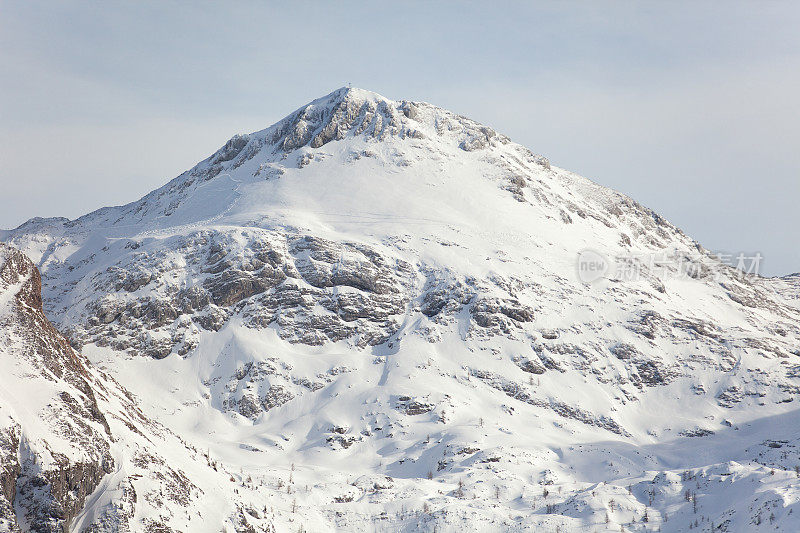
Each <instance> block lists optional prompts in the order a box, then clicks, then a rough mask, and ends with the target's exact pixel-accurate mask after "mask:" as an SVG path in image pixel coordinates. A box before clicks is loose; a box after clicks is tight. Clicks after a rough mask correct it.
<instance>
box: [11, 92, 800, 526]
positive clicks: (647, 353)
mask: <svg viewBox="0 0 800 533" xmlns="http://www.w3.org/2000/svg"><path fill="white" fill-rule="evenodd" d="M531 127H535V125H534V124H532V126H531ZM0 241H3V242H4V243H6V244H5V245H0V246H1V247H0V324H2V329H0V360H2V365H3V373H2V376H0V384H2V387H0V489H2V494H0V530H2V531H6V530H8V531H93V532H102V531H184V532H199V531H213V532H218V531H220V530H223V531H237V532H257V531H315V532H316V531H334V530H346V531H353V530H366V531H440V532H443V531H464V530H479V531H562V532H567V531H598V532H600V531H621V530H622V531H658V530H660V531H686V530H689V529H694V528H698V529H699V530H701V531H743V532H745V531H747V532H749V531H774V530H776V529H777V530H781V531H797V530H800V512H799V513H798V514H796V515H795V514H794V513H793V511H794V509H795V508H796V507H797V506H798V504H797V501H798V500H800V429H798V427H800V415H798V411H797V401H798V398H800V283H798V280H797V275H795V276H787V277H785V278H764V277H760V276H758V275H748V274H744V273H743V272H741V271H740V270H737V269H735V268H732V267H730V266H728V265H726V264H724V263H723V262H721V261H720V260H719V258H718V257H717V256H715V255H714V254H711V253H709V252H708V251H706V250H705V249H704V248H703V247H702V246H701V245H700V244H699V243H697V242H695V241H694V240H693V239H692V238H691V237H689V236H687V235H685V234H684V233H683V232H682V231H681V230H679V229H678V228H676V227H675V226H673V225H672V224H670V223H669V222H668V221H666V220H665V219H664V218H662V217H661V216H659V215H658V214H656V213H654V212H653V211H651V210H649V209H647V208H646V207H643V206H641V205H640V204H638V203H637V202H636V201H634V200H632V199H631V198H628V197H626V196H624V195H622V194H619V193H617V192H615V191H613V190H610V189H607V188H605V187H602V186H600V185H598V184H595V183H593V182H591V181H590V180H588V179H585V178H583V177H580V176H577V175H575V174H573V173H571V172H569V171H566V170H563V169H560V168H557V167H555V166H553V165H551V164H550V162H549V161H548V160H547V159H546V158H545V157H543V156H541V155H537V154H535V153H534V152H532V151H530V150H529V149H527V148H525V147H523V146H520V145H518V144H516V143H514V142H512V141H511V139H509V138H508V137H506V136H504V135H503V134H501V133H498V132H496V131H495V130H493V129H492V128H489V127H487V126H484V125H481V124H479V123H477V122H474V121H472V120H470V119H468V118H465V117H462V116H459V115H456V114H454V113H451V112H449V111H446V110H443V109H440V108H438V107H436V106H433V105H431V104H427V103H422V102H409V101H393V100H389V99H387V98H384V97H382V96H380V95H377V94H375V93H372V92H369V91H365V90H362V89H355V88H342V89H339V90H337V91H334V92H333V93H331V94H329V95H327V96H324V97H322V98H320V99H318V100H315V101H313V102H311V103H309V104H308V105H305V106H303V107H302V108H300V109H298V110H297V111H295V112H293V113H291V114H290V115H289V116H287V117H286V118H285V119H283V120H281V121H280V122H278V123H276V124H274V125H272V126H270V127H269V128H267V129H264V130H262V131H258V132H255V133H251V134H249V135H237V136H235V137H233V138H232V139H231V140H230V141H228V142H227V143H226V144H225V145H224V146H223V147H222V148H220V149H219V150H218V151H217V152H216V153H214V154H213V155H211V156H210V157H209V158H207V159H205V160H204V161H202V162H200V163H198V164H197V165H196V166H195V167H193V168H192V169H190V170H188V171H186V172H184V173H183V174H181V175H180V176H178V177H177V178H175V179H173V180H172V181H170V182H169V183H167V184H166V185H164V186H163V187H161V188H160V189H157V190H155V191H153V192H151V193H149V194H148V195H146V196H145V197H144V198H142V199H140V200H138V201H136V202H133V203H131V204H128V205H124V206H121V207H108V208H103V209H100V210H98V211H95V212H93V213H89V214H87V215H85V216H83V217H80V218H78V219H76V220H67V219H63V218H36V219H32V220H30V221H29V222H27V223H25V224H23V225H22V226H20V227H19V228H16V229H14V230H8V231H0ZM23 254H24V255H23ZM587 254H588V255H587ZM589 255H590V256H591V257H592V258H596V259H597V261H598V264H599V265H600V266H602V267H603V269H602V272H600V274H601V275H598V276H593V277H592V279H587V278H586V276H585V275H583V274H585V272H583V271H582V270H581V269H582V267H583V265H582V262H581V261H582V258H585V257H587V256H589ZM28 258H30V259H28ZM37 269H38V270H37ZM39 271H40V272H41V277H40V276H39ZM40 280H41V281H40ZM40 288H41V296H40ZM45 316H46V317H47V318H45ZM51 322H52V325H51Z"/></svg>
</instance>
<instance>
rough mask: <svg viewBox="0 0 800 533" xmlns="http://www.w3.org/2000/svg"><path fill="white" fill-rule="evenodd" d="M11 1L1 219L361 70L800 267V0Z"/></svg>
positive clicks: (253, 119)
mask: <svg viewBox="0 0 800 533" xmlns="http://www.w3.org/2000/svg"><path fill="white" fill-rule="evenodd" d="M296 4H297V3H293V2H292V3H289V2H282V3H275V4H268V3H255V2H236V3H220V4H219V5H217V4H210V3H208V4H204V3H196V2H193V3H189V2H186V3H181V2H165V3H161V2H153V3H146V2H145V3H138V2H137V3H134V2H130V3H114V2H104V3H102V4H101V3H92V4H91V5H90V4H88V3H87V4H79V3H77V2H75V3H69V2H52V3H40V2H32V3H31V2H22V1H19V2H9V1H7V0H2V1H0V228H11V227H15V226H17V225H19V224H21V223H22V222H24V221H25V220H27V219H29V218H31V217H34V216H66V217H70V218H75V217H77V216H80V215H82V214H84V213H87V212H89V211H92V210H94V209H97V208H99V207H103V206H106V205H118V204H124V203H128V202H131V201H134V200H136V199H138V198H139V197H141V196H143V195H144V194H145V193H147V192H148V191H150V190H152V189H154V188H157V187H159V186H161V185H163V184H164V183H166V182H167V181H168V180H169V179H171V178H173V177H175V176H176V175H178V174H179V173H180V172H182V171H183V170H186V169H188V168H190V167H191V166H193V165H194V164H195V163H196V162H197V161H199V160H202V159H204V158H205V157H207V156H208V155H210V154H211V153H212V152H213V151H215V150H216V149H217V148H219V147H220V146H221V145H222V144H224V142H225V141H226V140H227V139H229V138H230V137H231V136H232V135H233V134H235V133H244V132H251V131H255V130H260V129H263V128H264V127H266V126H268V125H270V124H272V123H273V122H275V121H277V120H279V119H280V118H282V117H283V116H285V115H287V114H288V113H289V112H291V111H293V110H294V109H296V108H298V107H300V106H302V105H303V104H305V103H307V102H308V101H310V100H312V99H314V98H317V97H319V96H322V95H325V94H327V93H329V92H330V91H332V90H334V89H336V88H338V87H341V86H343V85H346V84H347V83H348V82H350V83H352V84H353V85H354V86H358V87H362V88H365V89H369V90H372V91H375V92H378V93H381V94H383V95H384V96H386V97H388V98H393V99H409V100H424V101H428V102H431V103H434V104H436V105H439V106H441V107H445V108H447V109H451V110H453V111H455V112H457V113H460V114H462V115H466V116H469V117H471V118H473V119H476V120H478V121H480V122H483V123H485V124H488V125H490V126H492V127H494V128H495V129H497V130H499V131H501V132H503V133H505V134H507V135H509V136H510V137H511V138H512V139H513V140H515V141H517V142H519V143H521V144H524V145H526V146H527V147H529V148H530V149H532V150H533V151H534V152H537V153H541V154H543V155H545V156H547V157H548V158H550V160H551V161H552V162H553V163H554V164H556V165H558V166H560V167H564V168H567V169H569V170H572V171H575V172H577V173H579V174H582V175H584V176H586V177H589V178H591V179H593V180H594V181H596V182H598V183H600V184H602V185H606V186H609V187H612V188H614V189H617V190H619V191H621V192H624V193H626V194H628V195H630V196H632V197H633V198H634V199H636V200H638V201H640V202H641V203H643V204H645V205H647V206H649V207H651V208H653V209H654V210H656V211H657V212H659V213H660V214H662V215H663V216H665V217H666V218H667V219H669V220H670V221H671V222H673V223H674V224H676V225H678V226H679V227H681V228H682V229H683V230H684V231H685V232H686V233H688V234H689V235H691V236H692V237H694V238H696V239H697V240H699V241H700V242H701V243H702V244H703V245H704V246H705V247H706V248H708V249H710V250H714V251H719V252H727V253H738V252H746V253H754V252H760V253H761V254H763V256H764V263H763V266H764V271H765V273H766V274H768V275H778V274H786V273H789V272H797V271H800V209H798V203H799V202H800V96H798V95H800V31H798V28H800V4H798V3H797V2H788V1H787V2H750V3H736V2H723V1H719V2H697V1H693V2H660V3H649V2H601V1H598V2H584V3H577V2H575V3H571V2H544V3H540V4H538V5H536V4H528V3H525V4H523V3H522V2H508V3H503V2H494V3H492V7H486V6H487V5H488V3H478V2H474V3H462V2H458V3H456V2H453V3H437V4H436V5H435V6H431V5H428V3H424V2H420V3H414V2H398V3H363V4H361V3H348V2H335V3H321V2H320V3H314V2H304V3H302V4H300V5H296Z"/></svg>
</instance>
